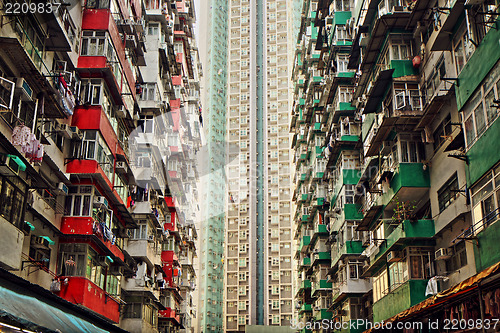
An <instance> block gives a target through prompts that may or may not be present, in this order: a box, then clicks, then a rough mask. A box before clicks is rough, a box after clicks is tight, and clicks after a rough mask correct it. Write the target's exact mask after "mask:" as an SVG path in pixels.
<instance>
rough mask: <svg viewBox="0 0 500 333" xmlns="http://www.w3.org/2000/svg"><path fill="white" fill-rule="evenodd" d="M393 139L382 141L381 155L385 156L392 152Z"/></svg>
mask: <svg viewBox="0 0 500 333" xmlns="http://www.w3.org/2000/svg"><path fill="white" fill-rule="evenodd" d="M391 147H392V144H391V141H382V144H381V145H380V155H382V156H385V155H387V154H389V153H390V152H391Z"/></svg>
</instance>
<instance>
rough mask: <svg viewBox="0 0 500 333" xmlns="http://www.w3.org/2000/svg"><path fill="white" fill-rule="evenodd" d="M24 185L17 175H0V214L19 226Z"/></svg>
mask: <svg viewBox="0 0 500 333" xmlns="http://www.w3.org/2000/svg"><path fill="white" fill-rule="evenodd" d="M25 191H26V188H25V185H24V184H23V183H22V182H21V181H20V180H19V179H18V178H17V177H9V178H6V177H2V176H0V202H1V203H2V204H1V205H0V216H2V217H3V218H4V219H6V220H7V221H9V222H10V223H12V224H13V225H15V226H16V227H19V226H20V225H21V220H20V219H21V215H22V214H21V211H22V209H23V204H24V193H25Z"/></svg>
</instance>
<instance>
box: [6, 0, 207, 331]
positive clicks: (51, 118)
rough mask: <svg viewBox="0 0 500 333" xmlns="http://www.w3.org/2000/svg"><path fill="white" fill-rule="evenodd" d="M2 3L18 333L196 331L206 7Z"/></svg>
mask: <svg viewBox="0 0 500 333" xmlns="http://www.w3.org/2000/svg"><path fill="white" fill-rule="evenodd" d="M2 8H3V9H2V13H1V14H0V15H1V19H2V22H3V23H2V25H1V28H0V39H1V42H0V43H1V44H2V51H1V53H0V59H1V61H0V81H1V91H0V99H1V102H0V104H1V113H0V123H1V129H0V132H1V148H0V149H1V152H0V170H1V172H0V174H1V176H0V193H1V202H2V207H3V208H2V211H1V214H0V224H1V231H2V232H1V233H0V234H1V242H0V243H2V253H1V256H0V266H1V268H2V281H4V282H3V283H2V285H1V287H0V288H1V292H2V295H3V297H2V304H1V309H2V312H3V313H7V314H8V316H7V317H4V316H2V318H3V319H2V320H1V322H0V326H2V330H3V329H4V328H5V329H7V328H6V327H10V328H12V327H17V328H24V329H30V330H40V329H43V330H46V331H55V330H57V329H61V330H63V331H68V332H79V331H82V330H86V331H91V332H100V331H111V332H115V331H116V332H125V331H129V332H192V331H194V330H193V328H192V322H193V320H194V318H195V317H196V309H195V300H194V299H193V298H192V296H191V293H192V292H193V290H194V288H195V287H196V283H195V281H196V280H195V279H196V272H195V270H194V266H193V258H194V256H196V246H195V244H196V243H195V242H196V238H197V231H196V228H195V226H194V222H195V221H196V219H197V218H198V209H197V206H196V204H195V203H196V200H197V195H198V194H197V189H196V183H197V176H198V174H197V170H196V164H195V154H196V152H197V151H198V149H199V147H200V145H201V136H200V133H201V132H200V131H201V118H200V107H201V105H200V99H199V89H200V85H199V82H200V74H201V65H200V63H199V58H198V51H197V48H196V45H195V40H194V35H193V31H192V25H193V21H194V16H195V13H194V3H192V2H191V1H144V2H143V1H130V2H122V1H90V0H89V1H85V2H83V3H80V2H79V3H77V4H73V3H72V4H70V5H67V6H59V5H58V4H55V3H47V4H44V6H41V5H40V4H39V5H38V6H37V7H36V8H35V7H32V8H31V10H30V11H27V10H24V11H23V10H20V11H17V12H16V11H15V10H11V9H9V8H10V7H9V4H8V3H6V2H4V3H3V4H2ZM14 9H15V8H14ZM9 280H11V281H12V280H14V281H17V282H16V284H17V285H19V286H24V288H23V290H20V289H19V288H17V289H16V287H14V286H13V285H12V284H11V283H9V282H8V281H9ZM26 297H30V298H26ZM29 300H31V302H32V303H30V304H32V307H31V309H30V311H25V310H23V307H22V306H21V307H20V306H16V304H19V302H26V301H29ZM39 314H45V315H39Z"/></svg>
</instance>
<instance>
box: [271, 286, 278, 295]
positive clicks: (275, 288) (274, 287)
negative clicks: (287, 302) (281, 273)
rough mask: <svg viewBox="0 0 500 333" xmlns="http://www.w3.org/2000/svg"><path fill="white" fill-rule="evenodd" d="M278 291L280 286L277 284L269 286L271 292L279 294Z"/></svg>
mask: <svg viewBox="0 0 500 333" xmlns="http://www.w3.org/2000/svg"><path fill="white" fill-rule="evenodd" d="M279 293H280V286H279V285H273V286H271V294H273V295H279Z"/></svg>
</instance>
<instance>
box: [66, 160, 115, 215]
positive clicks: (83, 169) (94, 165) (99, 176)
mask: <svg viewBox="0 0 500 333" xmlns="http://www.w3.org/2000/svg"><path fill="white" fill-rule="evenodd" d="M66 172H67V173H71V174H74V175H77V174H81V175H82V177H84V178H86V177H87V176H88V177H91V178H92V179H94V180H96V181H97V183H98V184H99V186H98V187H99V189H102V190H103V191H102V192H104V193H106V194H108V195H109V199H110V201H111V202H113V203H114V204H120V205H122V206H124V203H123V200H122V198H121V197H120V195H118V192H116V190H115V189H113V184H112V182H111V180H110V179H109V178H108V176H107V175H106V173H105V172H104V170H103V169H102V167H101V165H99V162H97V161H96V160H71V161H69V162H68V164H67V166H66Z"/></svg>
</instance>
